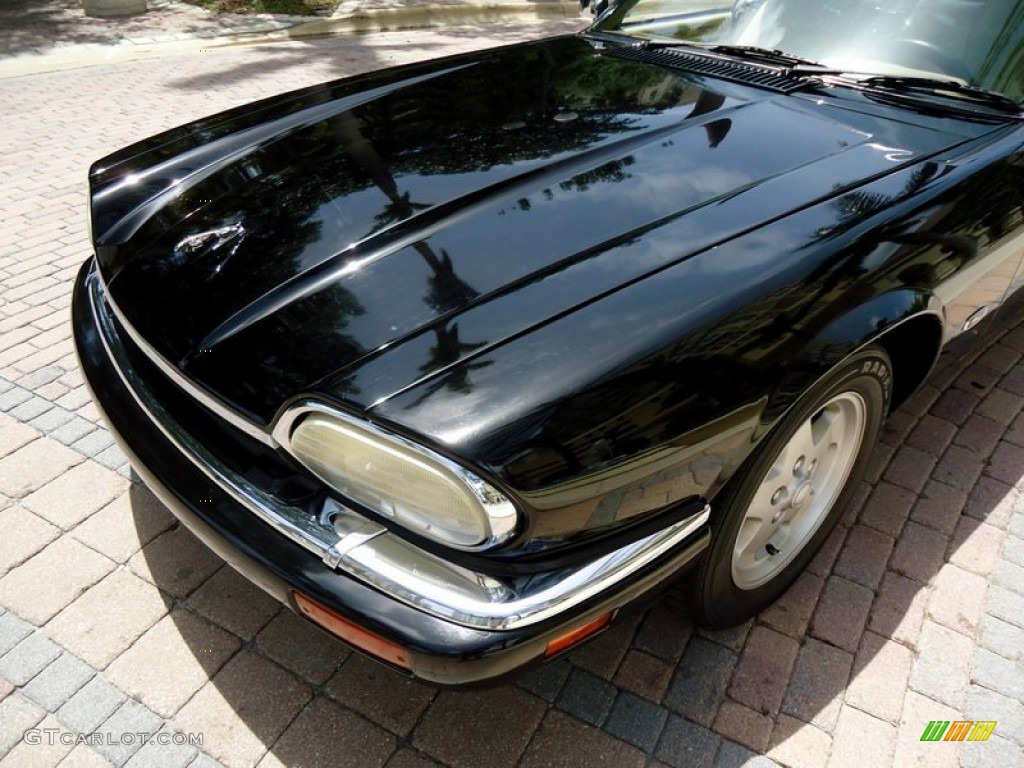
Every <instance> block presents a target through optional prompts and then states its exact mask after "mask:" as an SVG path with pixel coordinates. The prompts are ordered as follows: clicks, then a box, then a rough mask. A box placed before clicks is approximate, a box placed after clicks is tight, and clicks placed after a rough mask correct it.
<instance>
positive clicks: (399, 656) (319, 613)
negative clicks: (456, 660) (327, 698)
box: [292, 592, 412, 671]
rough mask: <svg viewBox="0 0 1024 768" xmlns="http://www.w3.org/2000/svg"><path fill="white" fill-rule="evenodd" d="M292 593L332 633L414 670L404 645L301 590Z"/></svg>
mask: <svg viewBox="0 0 1024 768" xmlns="http://www.w3.org/2000/svg"><path fill="white" fill-rule="evenodd" d="M292 594H293V595H294V596H295V604H296V605H297V606H298V608H299V610H300V611H302V614H303V615H304V616H305V617H306V618H308V619H310V620H311V621H314V622H316V623H317V624H319V625H320V626H321V627H323V628H324V629H326V630H327V631H328V632H330V633H331V634H332V635H337V636H338V637H340V638H341V639H342V640H344V641H345V642H346V643H348V644H349V645H352V646H355V647H356V648H359V649H360V650H362V651H366V652H367V653H369V654H371V655H373V656H376V657H377V658H379V659H383V660H384V661H387V662H390V663H391V664H394V665H395V666H396V667H401V668H402V669H408V670H410V671H411V670H412V665H411V664H410V663H409V654H408V653H407V652H406V650H405V649H404V648H403V647H402V646H400V645H398V644H397V643H392V642H391V641H390V640H386V639H384V638H383V637H381V636H380V635H378V634H375V633H373V632H371V631H370V630H368V629H363V628H362V627H360V626H358V625H356V624H353V623H352V622H351V621H349V620H348V619H343V618H341V616H339V615H338V614H336V613H334V612H333V611H330V610H328V609H327V608H324V607H323V606H322V605H320V603H318V602H316V601H315V600H313V599H312V598H309V597H306V596H305V595H304V594H302V593H301V592H293V593H292Z"/></svg>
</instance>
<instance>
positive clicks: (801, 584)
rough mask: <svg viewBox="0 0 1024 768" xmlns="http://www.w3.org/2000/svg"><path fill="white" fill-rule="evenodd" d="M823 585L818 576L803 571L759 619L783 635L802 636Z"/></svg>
mask: <svg viewBox="0 0 1024 768" xmlns="http://www.w3.org/2000/svg"><path fill="white" fill-rule="evenodd" d="M824 586H825V581H824V580H823V579H822V578H821V577H820V576H815V575H814V574H813V573H810V572H807V571H805V572H804V573H802V574H800V576H798V577H797V580H796V581H795V582H793V585H792V586H791V587H790V588H789V589H788V590H786V592H785V594H783V595H782V597H780V598H779V599H778V600H776V601H775V602H774V603H772V605H771V606H769V607H768V609H766V610H765V611H763V612H762V613H761V615H760V616H759V617H758V618H759V620H760V621H761V622H763V623H764V624H766V625H767V626H769V627H771V628H772V629H774V630H776V631H778V632H781V633H782V634H784V635H789V636H790V637H795V638H797V639H800V638H802V637H803V636H804V635H805V634H806V633H807V625H808V624H809V623H810V621H811V614H813V613H814V608H815V606H816V605H817V604H818V597H819V595H820V594H821V590H822V589H823V588H824Z"/></svg>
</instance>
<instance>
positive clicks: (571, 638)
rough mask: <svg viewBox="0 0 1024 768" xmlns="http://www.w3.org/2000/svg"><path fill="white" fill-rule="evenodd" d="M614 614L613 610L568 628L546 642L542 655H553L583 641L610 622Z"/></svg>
mask: <svg viewBox="0 0 1024 768" xmlns="http://www.w3.org/2000/svg"><path fill="white" fill-rule="evenodd" d="M614 615H615V611H612V612H611V613H606V614H605V615H604V616H598V617H597V618H596V619H592V620H591V621H588V622H587V623H586V624H584V625H583V626H580V627H576V629H570V630H569V631H568V632H566V633H565V634H564V635H559V636H558V637H556V638H555V639H554V640H552V641H551V642H549V643H548V647H547V650H545V651H544V655H545V656H549V657H550V656H554V655H555V654H556V653H561V652H562V651H564V650H565V649H566V648H572V646H574V645H576V644H577V643H581V642H583V641H584V640H586V639H587V638H588V637H590V636H591V635H593V634H594V633H595V632H600V631H601V630H602V629H604V628H605V627H607V626H608V625H609V624H611V623H612V616H614Z"/></svg>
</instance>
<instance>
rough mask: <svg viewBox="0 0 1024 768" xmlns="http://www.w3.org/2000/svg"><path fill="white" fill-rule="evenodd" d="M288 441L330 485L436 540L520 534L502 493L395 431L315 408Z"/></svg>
mask: <svg viewBox="0 0 1024 768" xmlns="http://www.w3.org/2000/svg"><path fill="white" fill-rule="evenodd" d="M286 445H287V447H288V449H289V450H290V451H291V453H292V454H293V455H294V456H295V457H296V458H297V459H298V460H299V461H301V462H302V463H303V464H304V465H305V466H306V467H307V468H308V469H309V470H310V471H311V472H312V473H313V474H315V475H316V476H317V477H319V478H320V479H321V480H323V481H324V482H325V483H327V484H328V485H330V486H331V487H332V488H335V489H337V490H338V491H340V492H341V493H342V494H344V495H346V496H348V497H349V498H350V499H352V500H354V501H357V502H359V503H360V504H363V505H365V506H367V507H369V508H370V509H372V510H374V511H376V512H378V513H380V514H381V515H384V516H385V517H389V518H391V519H393V520H394V521H395V522H396V523H398V524H400V525H403V526H405V527H406V528H409V529H410V530H413V531H416V532H417V533H420V534H422V535H424V536H427V537H429V538H431V539H434V540H435V541H439V542H441V543H443V544H447V545H450V546H454V547H459V548H461V549H478V548H481V547H486V546H492V545H494V544H497V543H499V542H501V541H504V540H506V539H508V538H509V537H510V536H511V535H512V534H513V533H514V532H515V528H516V524H517V522H518V514H517V511H516V508H515V506H514V505H513V504H512V502H511V501H509V500H508V498H507V497H505V496H504V495H503V494H502V493H501V492H500V491H498V490H497V489H496V488H494V487H493V486H492V485H490V484H489V483H487V482H485V481H484V480H482V479H481V478H479V477H477V476H476V475H474V474H473V473H471V472H468V471H467V470H465V469H463V468H461V467H459V466H458V465H456V464H455V463H453V462H451V461H449V460H448V459H446V458H444V457H442V456H439V455H437V454H435V453H433V452H431V451H428V450H427V449H425V448H421V447H419V446H417V445H414V444H413V443H411V442H409V441H407V440H405V439H403V438H401V437H399V436H397V435H390V434H385V433H384V432H382V431H381V430H378V429H376V428H374V427H372V426H370V425H361V424H357V423H354V422H352V421H348V420H343V419H342V418H340V417H336V416H333V415H327V414H324V413H320V412H317V411H312V412H310V413H309V414H308V415H306V416H305V417H301V421H299V424H298V426H297V427H295V429H294V430H293V431H292V432H291V435H290V438H289V439H288V442H287V443H286Z"/></svg>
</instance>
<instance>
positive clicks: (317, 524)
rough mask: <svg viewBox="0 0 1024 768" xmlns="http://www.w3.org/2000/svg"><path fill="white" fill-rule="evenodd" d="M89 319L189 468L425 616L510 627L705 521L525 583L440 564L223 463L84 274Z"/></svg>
mask: <svg viewBox="0 0 1024 768" xmlns="http://www.w3.org/2000/svg"><path fill="white" fill-rule="evenodd" d="M88 281H89V286H88V287H89V297H90V303H91V310H92V313H93V318H94V320H95V322H96V326H97V329H98V330H99V331H100V333H99V335H100V338H101V339H102V343H103V346H104V348H105V350H106V353H107V355H108V356H109V358H110V359H111V361H112V362H113V364H114V367H115V368H116V369H117V371H118V374H119V375H120V377H121V379H122V381H123V382H124V384H125V386H126V387H127V389H128V391H129V392H130V393H131V394H132V397H133V398H134V399H135V401H136V402H137V403H138V404H139V406H140V407H141V408H142V410H143V411H144V412H145V413H146V414H147V415H148V416H149V418H150V419H151V420H152V421H153V423H154V425H155V426H156V427H157V428H158V429H160V431H161V432H162V433H163V434H164V435H165V436H166V437H167V439H168V440H170V441H171V442H172V443H173V444H174V445H175V446H177V448H178V449H179V450H180V451H181V452H182V454H183V455H184V456H185V457H186V458H188V459H189V461H191V462H192V463H193V464H194V465H195V466H196V468H197V469H199V470H200V471H202V472H203V473H204V474H206V476H207V477H209V478H210V480H211V481H213V482H214V483H216V484H217V485H218V486H219V487H220V488H221V489H222V490H223V491H224V492H226V493H227V494H228V495H230V496H231V497H232V498H233V499H235V501H237V502H238V503H239V504H241V505H242V506H244V507H245V508H247V509H249V510H250V511H251V512H252V513H253V514H254V515H255V516H256V517H258V518H259V519H260V520H262V521H263V522H265V523H267V524H268V525H270V526H272V527H273V528H274V529H275V530H277V531H278V532H280V533H281V534H282V535H284V536H287V537H288V538H289V539H291V540H292V541H294V542H296V543H297V544H299V545H300V546H302V547H304V548H305V549H306V550H308V551H310V552H312V553H313V554H315V555H316V556H317V557H319V558H321V559H322V560H323V561H324V562H325V563H326V564H327V565H328V566H329V567H331V568H334V569H336V570H340V571H342V572H344V573H346V574H347V575H349V576H351V577H353V578H356V579H358V580H360V581H363V582H364V583H366V584H368V585H370V586H372V587H374V588H376V589H378V590H379V591H381V592H383V593H384V594H386V595H388V596H390V597H392V598H393V599H395V600H399V601H401V602H403V603H406V604H408V605H410V606H413V607H415V608H418V609H419V610H422V611H424V612H425V613H429V614H431V615H433V616H436V617H439V618H442V619H446V620H448V621H451V622H453V623H456V624H461V625H463V626H466V627H471V628H474V629H491V630H511V629H519V628H521V627H526V626H529V625H531V624H536V623H538V622H541V621H545V620H546V619H550V618H553V617H556V616H558V615H559V614H560V613H563V612H565V611H568V610H569V609H571V608H573V607H575V606H578V605H580V604H581V603H583V602H585V601H587V600H589V599H590V598H592V597H595V596H597V595H599V594H600V593H602V592H605V591H607V590H609V589H611V588H612V587H614V586H615V585H616V584H617V583H619V582H621V581H624V580H625V579H628V578H629V577H630V576H632V575H634V574H636V573H637V572H638V571H639V570H641V569H642V568H644V567H645V566H648V565H651V564H653V563H654V562H655V561H656V560H658V559H659V558H661V557H663V556H666V559H667V560H670V558H668V557H667V556H668V555H669V554H670V553H671V552H672V550H673V549H674V548H675V547H676V546H677V545H680V544H682V543H683V542H684V541H686V540H687V539H689V538H690V537H691V536H693V535H694V534H697V533H699V532H700V531H701V529H702V528H703V527H704V526H705V524H706V523H707V520H708V516H709V514H710V507H708V506H707V505H705V506H704V508H703V509H702V510H701V511H700V512H698V513H696V514H694V515H692V516H690V517H689V518H687V519H685V520H680V521H678V522H676V523H674V524H673V525H670V526H667V527H666V528H664V529H663V530H661V531H658V532H656V533H654V534H651V535H650V536H647V537H645V538H643V539H639V540H638V541H634V542H632V543H630V544H628V545H626V546H624V547H622V548H620V549H617V550H615V551H614V552H610V553H608V554H606V555H603V556H602V557H599V558H597V559H595V560H592V561H591V562H589V563H587V564H585V565H583V566H582V567H578V568H574V569H566V570H563V571H559V572H555V573H550V574H546V575H545V576H544V577H543V578H538V579H536V580H535V582H536V583H533V584H531V586H530V588H529V589H528V590H527V591H522V592H519V591H516V590H515V589H514V588H513V587H512V586H510V585H509V584H506V583H505V582H502V581H500V580H498V579H496V578H494V577H492V576H489V575H487V574H484V573H478V572H475V571H471V570H469V569H467V568H463V567H461V566H457V565H454V564H452V563H449V562H447V561H445V560H443V559H441V558H439V557H437V556H435V555H433V554H431V553H429V552H426V551H424V550H421V549H419V548H417V547H415V546H413V545H412V544H410V543H409V542H407V541H405V540H404V539H402V538H400V537H398V536H395V535H394V534H391V533H388V532H387V530H386V529H385V528H384V527H383V526H380V525H378V524H376V523H374V522H372V521H370V520H367V519H366V518H364V517H362V516H361V515H358V514H357V513H355V512H353V511H352V510H350V509H347V508H344V507H341V506H340V505H336V506H335V505H334V504H333V503H332V504H331V505H328V507H327V508H325V509H324V510H323V512H322V514H321V515H320V516H319V519H314V518H312V517H310V516H309V515H308V514H307V513H306V512H304V511H303V510H299V509H297V508H295V507H291V506H289V505H286V504H282V503H281V502H280V501H278V500H277V499H275V498H273V497H271V496H269V495H268V494H266V493H264V492H263V491H262V490H261V489H259V488H258V487H256V486H255V485H253V484H252V483H251V482H249V481H247V480H246V479H245V478H244V477H241V476H240V475H237V474H236V473H234V472H233V471H232V470H230V469H229V468H227V467H226V466H224V465H223V464H222V463H221V462H220V460H219V459H217V457H216V456H213V455H212V454H211V453H210V452H209V451H208V450H207V449H206V448H205V447H204V446H203V445H202V444H201V443H200V442H199V441H197V440H196V439H195V438H193V437H192V436H191V435H190V434H189V433H188V432H187V431H185V430H184V429H183V428H182V427H181V425H179V424H178V423H177V422H176V421H175V420H174V418H173V417H172V416H171V415H170V414H169V413H168V412H167V411H166V409H165V408H163V406H161V404H160V403H159V401H158V400H157V399H156V398H155V397H154V396H153V394H152V393H151V392H150V391H149V389H148V388H147V387H146V385H145V382H143V381H142V380H141V378H140V377H139V376H138V374H137V373H136V372H135V371H134V370H133V369H132V367H131V365H130V364H129V362H128V360H127V357H126V354H125V350H124V348H123V347H122V346H121V342H120V340H119V338H118V336H117V331H116V329H115V328H114V327H112V325H111V323H110V319H109V317H107V315H106V313H105V312H104V311H103V309H102V306H103V296H102V286H101V284H100V282H99V280H98V279H97V278H96V274H95V272H93V273H92V274H91V275H90V277H89V278H88Z"/></svg>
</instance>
